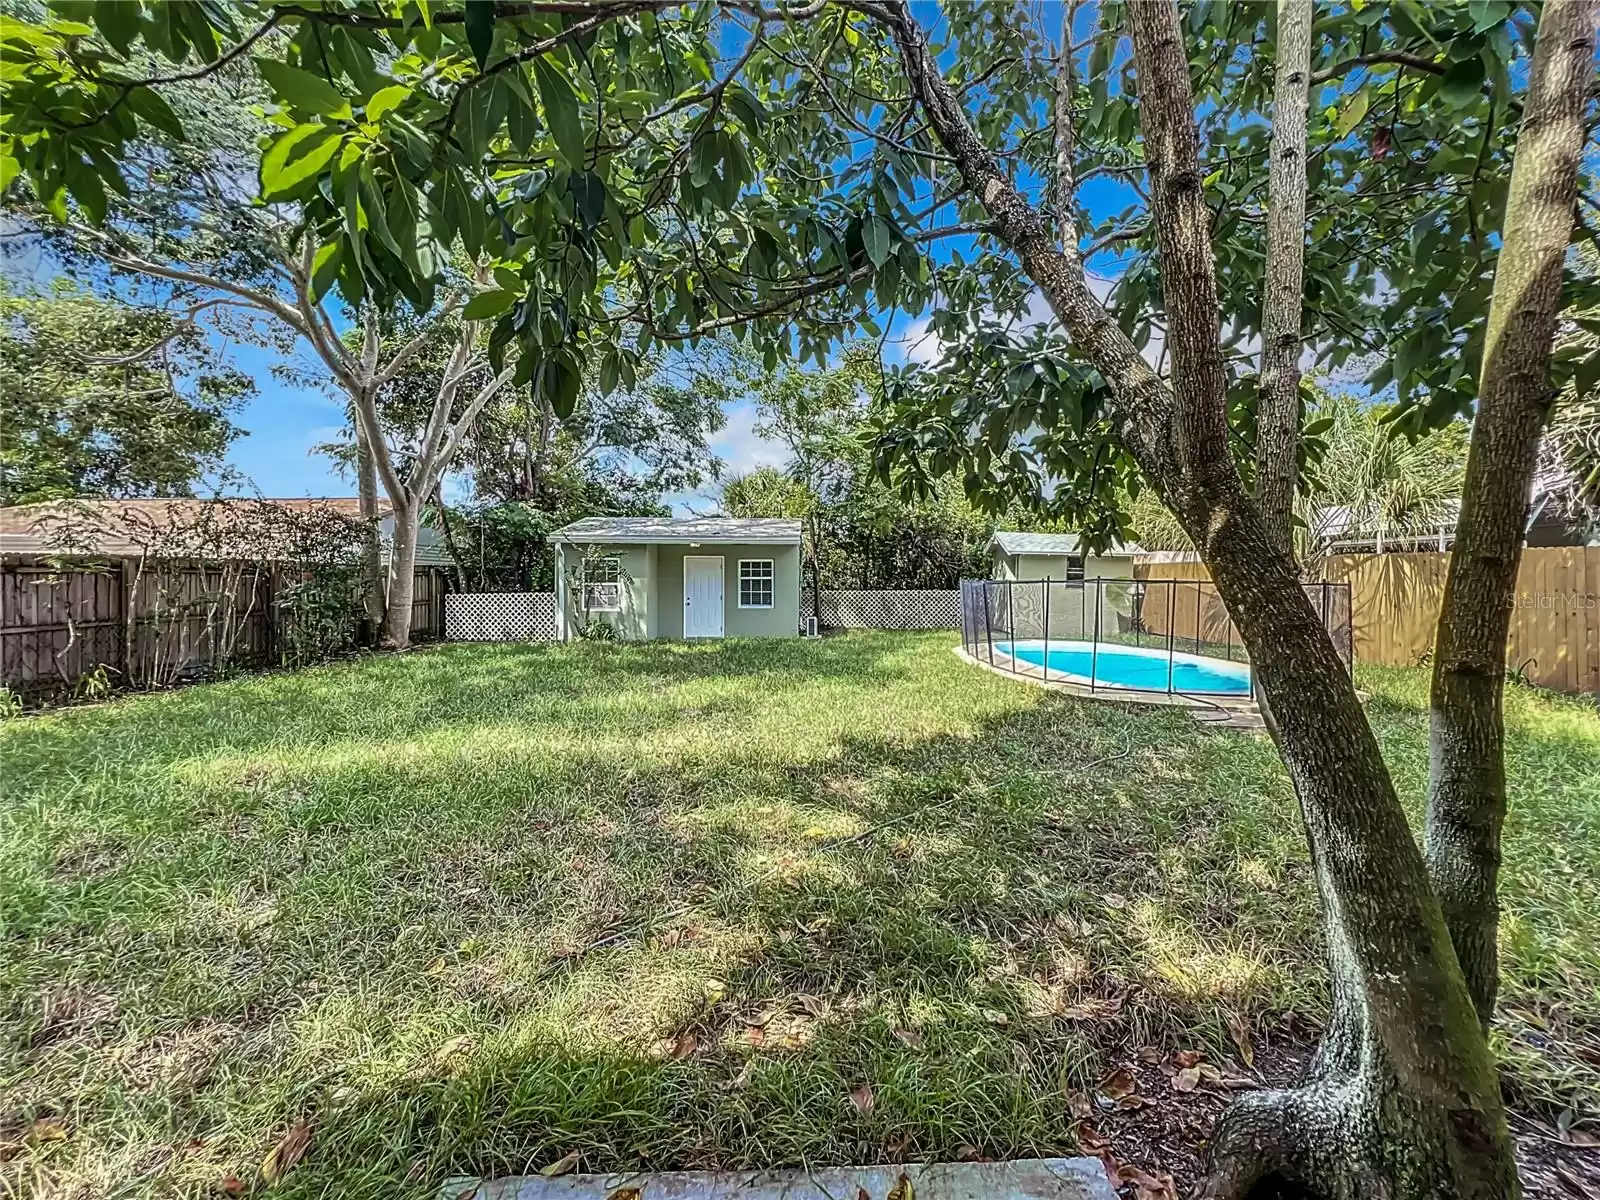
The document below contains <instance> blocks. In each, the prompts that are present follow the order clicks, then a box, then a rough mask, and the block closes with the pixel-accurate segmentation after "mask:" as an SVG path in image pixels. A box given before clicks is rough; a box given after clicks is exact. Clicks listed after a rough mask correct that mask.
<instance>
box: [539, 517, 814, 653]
mask: <svg viewBox="0 0 1600 1200" xmlns="http://www.w3.org/2000/svg"><path fill="white" fill-rule="evenodd" d="M552 541H553V542H554V544H555V552H556V636H557V637H558V638H560V639H561V640H563V641H565V640H567V639H569V638H573V637H579V636H581V635H582V633H583V632H584V630H586V629H587V628H588V627H589V625H590V624H591V623H594V622H600V623H603V624H607V625H610V626H612V627H613V628H615V629H616V631H617V634H618V636H620V637H623V638H626V639H629V640H637V639H642V638H721V637H798V636H799V633H800V522H799V521H794V520H787V519H781V518H764V517H763V518H736V517H585V518H584V519H583V520H581V521H575V522H573V523H572V524H571V525H568V526H566V527H565V528H562V529H558V530H557V531H556V532H555V534H554V535H553V536H552Z"/></svg>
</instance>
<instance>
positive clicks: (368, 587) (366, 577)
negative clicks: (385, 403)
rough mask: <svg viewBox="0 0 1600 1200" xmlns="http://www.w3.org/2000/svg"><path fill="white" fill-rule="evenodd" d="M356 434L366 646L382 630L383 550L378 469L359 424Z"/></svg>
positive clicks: (355, 424) (362, 603) (374, 639)
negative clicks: (380, 533) (380, 531)
mask: <svg viewBox="0 0 1600 1200" xmlns="http://www.w3.org/2000/svg"><path fill="white" fill-rule="evenodd" d="M352 424H353V425H354V426H355V431H356V495H357V497H358V499H359V504H360V508H361V521H362V524H363V526H364V529H363V533H362V543H361V612H362V622H361V643H362V645H366V646H370V645H372V644H373V643H374V642H375V641H377V639H378V631H379V630H380V629H382V628H383V547H382V545H381V544H380V541H379V537H378V521H379V516H378V468H377V466H376V464H374V462H373V459H372V450H371V448H370V447H369V446H368V445H367V439H366V435H365V434H364V433H363V432H362V428H361V422H360V421H353V422H352Z"/></svg>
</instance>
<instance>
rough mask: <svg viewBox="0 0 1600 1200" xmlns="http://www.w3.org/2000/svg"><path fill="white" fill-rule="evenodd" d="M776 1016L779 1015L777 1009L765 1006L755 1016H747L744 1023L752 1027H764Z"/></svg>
mask: <svg viewBox="0 0 1600 1200" xmlns="http://www.w3.org/2000/svg"><path fill="white" fill-rule="evenodd" d="M776 1016H778V1010H777V1009H775V1008H763V1009H762V1010H761V1011H760V1012H758V1013H757V1014H756V1015H755V1016H753V1017H746V1018H745V1019H744V1023H745V1024H746V1025H748V1026H750V1027H751V1028H752V1029H764V1028H766V1027H767V1026H768V1025H770V1024H771V1023H772V1020H773V1018H774V1017H776Z"/></svg>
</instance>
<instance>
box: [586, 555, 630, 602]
mask: <svg viewBox="0 0 1600 1200" xmlns="http://www.w3.org/2000/svg"><path fill="white" fill-rule="evenodd" d="M583 607H584V611H585V612H621V611H622V564H621V563H619V562H618V561H617V560H616V559H614V558H591V559H588V560H586V561H585V562H584V564H583Z"/></svg>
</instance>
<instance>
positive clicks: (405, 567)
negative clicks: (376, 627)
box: [383, 504, 422, 650]
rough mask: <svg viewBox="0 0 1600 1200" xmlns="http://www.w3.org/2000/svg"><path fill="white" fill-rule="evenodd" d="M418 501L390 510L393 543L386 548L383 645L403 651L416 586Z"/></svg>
mask: <svg viewBox="0 0 1600 1200" xmlns="http://www.w3.org/2000/svg"><path fill="white" fill-rule="evenodd" d="M421 518H422V505H421V504H407V505H406V506H405V507H404V508H403V509H402V508H398V507H397V508H396V509H395V511H394V544H393V545H392V546H391V547H390V548H389V590H388V595H387V597H386V599H385V602H384V615H383V644H384V646H386V647H387V648H389V649H391V650H404V649H405V648H406V647H407V646H409V645H410V644H411V597H412V593H413V591H414V589H415V585H416V571H417V526H418V525H419V524H420V522H421Z"/></svg>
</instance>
